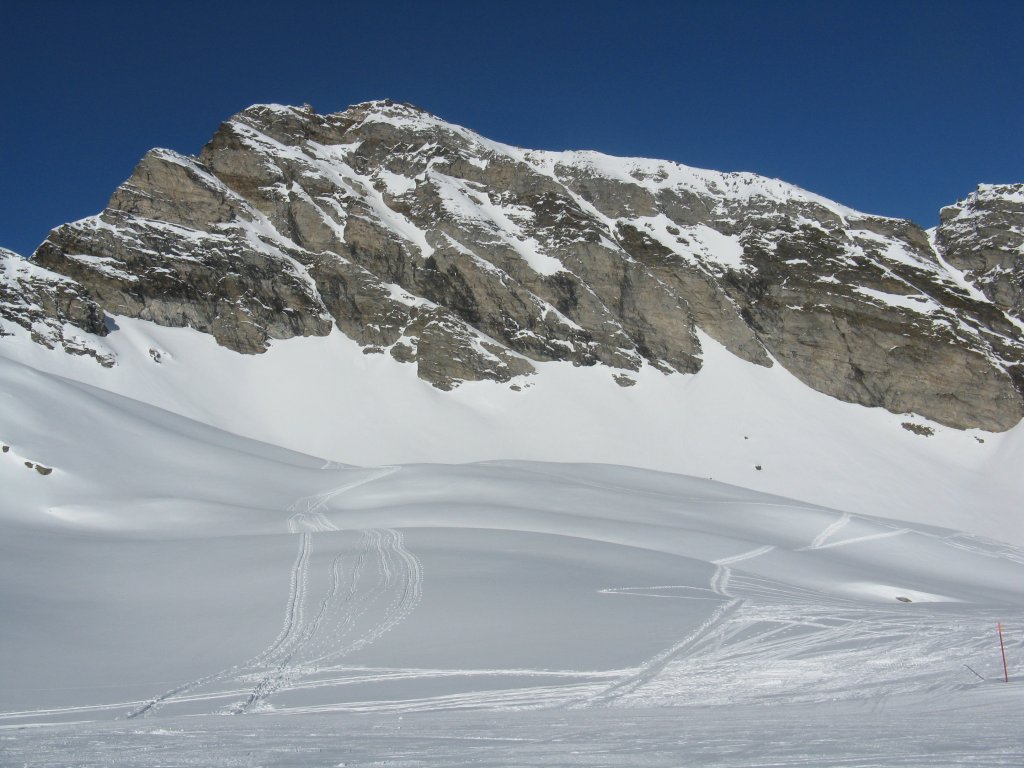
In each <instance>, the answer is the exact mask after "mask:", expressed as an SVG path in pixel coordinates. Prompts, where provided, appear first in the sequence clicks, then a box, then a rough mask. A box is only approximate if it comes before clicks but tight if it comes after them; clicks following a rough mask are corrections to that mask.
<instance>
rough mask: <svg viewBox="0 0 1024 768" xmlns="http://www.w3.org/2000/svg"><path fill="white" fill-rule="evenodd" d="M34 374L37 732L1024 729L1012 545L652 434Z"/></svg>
mask: <svg viewBox="0 0 1024 768" xmlns="http://www.w3.org/2000/svg"><path fill="white" fill-rule="evenodd" d="M171 359H172V360H173V359H174V358H173V355H172V356H171ZM0 393H2V397H3V409H2V410H0V441H2V443H3V445H5V446H7V450H6V452H4V453H3V454H2V455H0V483H2V485H3V488H4V489H5V492H4V494H3V496H2V499H0V528H2V535H0V607H2V609H3V612H4V616H5V620H4V622H2V623H0V658H2V659H3V662H2V668H0V669H2V678H3V679H2V685H0V739H2V741H0V756H2V757H0V762H3V763H5V764H23V763H28V764H38V765H60V764H76V765H166V764H167V763H168V761H170V762H173V763H174V764H204V765H217V764H221V765H228V764H239V760H240V758H241V750H246V751H248V752H249V753H251V754H250V755H249V757H248V758H246V759H247V760H248V761H249V762H248V764H254V765H256V764H259V765H338V764H340V763H345V764H348V765H369V764H377V765H380V764H387V762H386V761H388V760H397V761H398V762H400V763H401V764H406V765H471V764H484V765H486V764H526V765H530V764H536V765H566V764H579V763H584V764H599V765H627V764H628V765H670V764H676V765H677V764H691V763H692V764H718V765H739V764H744V765H749V764H757V761H756V760H752V759H750V757H751V754H754V755H762V756H763V759H764V760H767V761H768V763H767V764H782V765H786V764H812V765H847V764H851V762H852V763H853V764H878V765H892V764H923V762H927V763H928V764H932V765H941V764H950V765H957V764H985V765H1019V764H1020V761H1021V759H1024V746H1022V744H1021V737H1020V733H1019V728H1017V727H1016V726H1017V724H1018V723H1017V719H1016V718H1017V713H1018V712H1019V707H1020V705H1021V703H1022V698H1021V694H1020V690H1021V688H1020V682H1021V680H1022V679H1024V678H1021V677H1020V674H1019V669H1017V668H1016V666H1014V667H1013V669H1014V677H1013V678H1012V680H1011V683H1012V684H1011V685H1010V686H1007V685H1006V684H1005V683H1003V682H1002V667H1001V662H1000V656H999V653H998V645H997V642H996V639H995V627H996V622H997V621H1001V622H1003V625H1004V627H1005V635H1006V637H1007V639H1008V643H1009V645H1008V648H1007V653H1008V657H1009V659H1010V661H1011V664H1013V665H1016V664H1017V663H1018V660H1019V659H1020V656H1021V651H1022V649H1024V644H1022V639H1024V637H1022V634H1021V633H1022V630H1024V552H1022V551H1021V550H1019V549H1016V548H1014V547H1011V546H1009V545H1004V544H998V543H996V542H994V541H991V540H988V539H984V538H980V537H978V536H976V535H971V534H966V533H961V532H957V531H954V530H948V529H944V528H939V527H934V526H929V525H923V524H911V523H907V522H904V521H896V520H893V519H891V518H886V517H875V516H870V515H865V514H857V513H851V512H845V511H839V510H834V509H829V508H825V507H821V506H817V505H814V504H810V503H805V502H798V501H793V500H789V499H785V498H781V497H778V496H772V495H768V494H765V493H761V492H757V491H752V490H745V489H742V488H738V487H735V486H730V485H726V484H723V483H719V482H716V481H712V480H708V479H704V478H695V477H687V476H682V475H676V474H669V473H662V472H655V471H651V470H644V469H637V468H629V467H624V466H614V465H594V464H568V463H552V462H536V461H486V462H478V463H473V464H463V465H440V464H406V465H397V464H396V465H389V466H373V467H356V466H348V465H339V464H337V463H334V462H331V461H325V460H323V459H318V458H313V457H311V456H308V455H303V454H299V453H294V452H292V451H289V450H286V449H283V448H278V447H274V446H270V445H267V444H264V443H258V442H255V441H253V440H250V439H246V438H243V437H240V436H238V435H234V434H230V433H227V432H223V431H220V430H218V429H216V428H213V427H210V426H208V425H206V424H202V423H199V422H196V421H192V420H189V419H187V418H184V417H182V416H180V415H177V414H174V413H171V412H169V411H165V410H161V409H158V408H155V407H153V406H150V405H147V404H144V403H141V402H139V401H136V400H129V399H126V398H123V397H121V396H118V395H115V394H112V393H110V392H106V391H103V390H99V389H95V388H93V387H91V386H88V385H84V384H82V383H78V382H74V381H71V380H68V379H63V378H60V377H56V376H53V375H50V374H46V373H42V372H40V371H38V370H35V369H32V368H29V367H27V366H24V365H22V364H20V363H16V362H13V361H8V360H0ZM410 439H413V437H410ZM29 465H31V466H29ZM40 465H41V466H43V467H44V468H45V469H47V470H50V471H49V472H48V473H47V474H44V473H42V472H41V471H39V470H38V469H37V468H36V467H37V466H40ZM765 704H771V705H773V706H772V707H771V708H766V707H764V706H763V705H765ZM722 705H728V706H727V707H723V706H722ZM879 707H885V708H887V709H885V710H882V711H883V712H894V713H903V714H900V715H899V717H900V718H902V720H901V721H902V722H905V723H910V724H911V726H910V727H913V728H914V729H915V730H914V732H913V733H912V734H910V735H909V736H908V737H907V738H903V732H902V731H901V730H898V729H896V728H894V726H893V723H892V722H887V721H888V718H887V717H885V715H884V714H882V715H880V714H879V711H880V710H879ZM613 713H619V714H613ZM781 713H786V714H785V715H783V714H781ZM217 715H220V716H222V717H211V716H217ZM300 715H301V716H302V717H298V716H300ZM223 716H229V717H223ZM328 716H330V717H328ZM739 716H742V717H745V718H749V720H748V721H747V722H749V723H753V724H757V726H758V728H760V729H762V730H760V731H758V735H757V736H756V737H753V736H751V729H750V728H746V729H740V728H737V727H735V726H734V725H729V723H730V722H731V718H733V717H739ZM965 717H966V718H968V719H970V718H975V719H978V718H984V723H985V727H984V728H977V727H969V726H968V725H967V724H966V723H965V722H964V718H965ZM251 718H257V720H258V723H259V725H258V726H257V725H255V724H251V723H254V721H253V720H252V719H251ZM839 721H841V725H840V726H839V727H838V728H837V729H834V730H832V731H831V734H832V735H831V737H830V738H825V737H824V736H823V735H822V733H821V730H822V729H826V728H833V727H834V726H835V725H836V723H837V722H839ZM406 722H408V724H409V726H408V728H406V730H405V732H404V733H403V723H406ZM681 723H685V724H686V725H685V726H684V727H685V729H688V732H689V733H690V734H691V736H690V737H689V738H681V737H680V733H681V731H680V727H683V726H681V725H680V724H681ZM256 729H258V730H259V733H260V736H259V737H258V738H257V739H255V740H251V739H250V738H249V736H247V734H250V733H253V731H254V730H256ZM878 733H880V734H881V740H880V741H879V740H876V739H875V738H874V737H875V735H876V734H878ZM765 734H767V736H765ZM768 737H770V738H774V739H776V741H775V743H774V745H772V744H769V745H762V744H759V743H758V742H759V740H760V739H762V738H768ZM243 745H244V746H243ZM631 745H632V747H633V749H631ZM740 754H743V755H745V756H746V757H738V756H737V755H740ZM168 755H170V756H171V757H170V758H169V757H168ZM922 755H927V758H926V759H924V758H922V757H921V756H922ZM901 756H902V757H901ZM979 757H980V758H981V759H980V760H979ZM892 758H899V760H900V762H898V763H897V762H895V761H892V762H890V759H892ZM758 759H760V758H758ZM914 759H917V760H918V761H919V762H913V760H914ZM858 760H859V761H860V762H858ZM922 760H923V762H922ZM332 761H333V762H332ZM772 761H774V762H772ZM787 761H788V762H787ZM908 761H909V762H908ZM944 761H945V762H944ZM242 762H243V763H244V761H242Z"/></svg>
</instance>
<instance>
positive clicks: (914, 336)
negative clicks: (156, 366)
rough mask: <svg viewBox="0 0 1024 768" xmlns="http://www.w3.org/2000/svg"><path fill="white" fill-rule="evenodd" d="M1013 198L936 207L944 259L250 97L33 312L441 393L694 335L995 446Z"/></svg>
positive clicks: (392, 117) (403, 127)
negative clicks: (291, 345) (375, 356)
mask: <svg viewBox="0 0 1024 768" xmlns="http://www.w3.org/2000/svg"><path fill="white" fill-rule="evenodd" d="M1022 189H1024V188H1022V187H1021V186H1019V185H1018V186H1016V187H982V188H981V189H979V192H978V193H976V194H975V195H973V196H972V197H971V198H969V200H968V201H967V203H965V204H964V205H963V206H960V207H951V208H946V209H944V210H943V214H942V216H943V224H942V226H941V227H940V228H939V230H938V232H937V233H936V238H935V239H936V242H937V247H938V248H939V252H937V251H936V250H935V248H933V245H932V243H931V242H930V240H929V237H928V235H927V234H926V233H925V232H923V231H922V230H921V229H920V228H918V227H917V226H915V225H914V224H912V223H910V222H906V221H900V220H894V219H885V218H879V217H873V216H867V215H864V214H860V213H857V212H855V211H852V210H849V209H846V208H844V207H842V206H840V205H838V204H835V203H832V202H830V201H828V200H825V199H823V198H820V197H817V196H815V195H813V194H810V193H808V192H805V191H803V190H800V189H798V188H796V187H792V186H790V185H787V184H785V183H783V182H779V181H775V180H770V179H765V178H762V177H758V176H754V175H752V174H735V173H734V174H722V173H715V172H711V171H701V170H697V169H692V168H687V167H685V166H680V165H677V164H674V163H668V162H659V161H655V160H639V159H621V158H611V157H607V156H604V155H599V154H596V153H590V152H565V153H553V152H534V151H529V150H522V149H518V148H514V147H509V146H506V145H502V144H497V143H494V142H490V141H488V140H486V139H484V138H482V137H480V136H478V135H476V134H474V133H472V132H470V131H467V130H465V129H462V128H459V127H457V126H453V125H450V124H448V123H445V122H443V121H441V120H439V119H437V118H435V117H433V116H431V115H429V114H427V113H425V112H423V111H421V110H417V109H415V108H413V107H410V106H407V105H400V104H393V103H391V102H372V103H368V104H362V105H358V106H355V107H352V108H350V109H349V110H347V111H345V112H342V113H339V114H334V115H325V116H322V115H318V114H316V113H315V112H313V111H312V110H311V109H308V108H303V109H295V108H290V107H279V106H255V107H251V108H249V109H247V110H245V111H244V112H242V113H240V114H238V115H236V116H235V117H234V118H232V119H231V120H229V121H228V122H226V123H224V124H223V125H222V126H221V128H220V129H219V130H218V131H217V133H216V135H215V136H214V137H213V139H212V140H211V141H210V143H209V144H208V145H207V146H206V147H205V148H203V150H202V152H201V153H200V155H199V156H198V157H197V158H190V157H184V156H181V155H178V154H176V153H173V152H170V151H166V150H154V151H152V152H150V153H149V154H147V155H146V157H144V158H143V160H142V161H141V162H140V163H139V166H138V167H137V168H136V170H135V172H134V173H133V175H132V177H131V178H130V179H129V180H128V181H126V182H125V183H124V184H123V185H122V186H121V187H120V188H119V189H118V190H117V191H116V192H115V193H114V196H113V197H112V198H111V201H110V204H109V205H108V207H107V209H106V210H104V211H103V212H102V213H101V214H100V215H99V216H97V217H94V218H91V219H85V220H83V221H79V222H75V223H73V224H68V225H65V226H62V227H59V228H57V229H56V230H54V231H53V232H52V233H51V234H50V236H49V237H48V238H47V240H46V242H45V243H43V245H42V246H40V248H39V249H38V250H37V251H36V253H35V255H34V256H33V264H34V265H36V267H33V268H37V267H42V268H45V269H40V270H39V271H38V272H37V273H36V274H37V275H41V274H44V273H45V274H49V275H50V277H49V278H47V279H49V280H51V281H56V282H53V286H54V290H57V288H56V287H57V286H62V287H61V288H60V290H62V291H65V293H64V294H61V295H63V296H64V297H65V298H64V299H63V303H61V301H60V300H57V299H54V300H52V301H51V302H50V304H51V305H53V306H52V307H51V308H52V309H53V310H54V311H53V312H51V313H50V314H49V315H47V312H49V310H48V309H47V307H50V305H47V304H46V303H45V302H44V301H41V300H35V301H34V302H33V303H34V305H38V306H39V307H40V308H41V310H40V311H42V312H43V315H47V316H49V317H51V318H55V317H58V316H59V317H62V318H65V319H68V320H69V321H70V322H72V323H75V324H77V325H78V326H79V327H81V328H83V329H84V330H89V331H91V332H99V331H100V329H101V328H105V326H103V323H102V317H103V312H104V311H106V312H109V313H111V314H115V315H127V316H132V317H139V318H143V319H148V320H152V321H154V322H156V323H160V324H163V325H173V326H186V325H187V326H191V327H193V328H197V329H199V330H201V331H205V332H207V333H210V334H212V335H213V336H214V337H215V338H216V339H217V341H218V342H219V343H221V344H223V345H225V346H227V347H229V348H231V349H234V350H236V351H238V352H243V353H258V352H261V351H263V350H264V349H265V348H266V346H267V344H268V343H269V342H270V340H272V339H286V338H289V337H292V336H297V335H325V334H327V333H329V332H330V330H331V328H332V327H333V326H335V325H336V326H337V327H338V328H339V329H340V330H341V331H342V332H343V333H345V334H347V335H348V336H350V337H351V338H353V339H355V340H356V341H357V342H359V343H360V344H362V345H364V347H365V350H366V351H367V352H368V353H373V352H383V351H385V350H387V351H388V352H389V353H390V354H391V355H392V356H393V357H394V358H395V359H396V360H399V361H402V362H410V363H415V364H416V366H417V370H418V372H419V375H420V376H421V377H422V378H424V379H425V380H427V381H429V382H431V383H432V384H434V385H435V386H438V387H440V388H442V389H449V388H451V387H454V386H457V385H458V383H459V382H461V381H466V380H475V379H492V380H496V381H510V380H511V379H513V378H514V377H517V376H522V375H526V374H529V373H531V372H532V371H533V370H534V369H535V368H534V365H533V363H534V362H537V361H547V360H564V361H571V362H573V363H575V364H577V365H605V366H609V367H611V368H612V369H615V370H614V371H613V374H614V375H615V376H616V377H617V379H616V380H620V379H622V378H623V376H624V374H625V372H626V371H631V370H632V371H635V370H638V369H639V368H640V367H641V366H644V365H651V366H654V367H656V368H658V369H660V370H662V371H664V372H666V373H671V372H679V373H685V374H690V373H695V372H697V371H699V370H700V367H701V355H702V351H701V344H700V339H699V336H698V331H702V332H704V333H706V334H707V335H708V336H710V337H711V338H713V339H715V340H717V341H718V342H720V343H721V344H723V345H724V346H725V347H726V348H728V349H729V350H730V351H732V352H733V353H734V354H736V355H738V356H740V357H742V358H743V359H745V360H747V361H749V362H751V363H754V364H758V365H772V364H773V361H778V363H780V364H781V365H783V366H785V367H786V368H787V369H789V370H790V371H792V372H793V373H794V374H795V375H796V376H798V377H799V378H800V379H801V380H802V381H804V382H806V383H807V384H808V385H810V386H811V387H813V388H815V389H817V390H820V391H822V392H825V393H827V394H829V395H832V396H835V397H838V398H840V399H842V400H846V401H849V402H854V403H861V404H864V405H869V406H882V407H885V408H888V409H889V410H891V411H894V412H911V411H912V412H917V413H919V414H922V415H924V416H927V417H929V418H932V419H934V420H936V421H939V422H942V423H945V424H949V425H952V426H956V427H982V428H985V429H992V430H1004V429H1008V428H1009V427H1011V426H1013V425H1014V424H1016V423H1017V422H1018V421H1019V420H1020V419H1021V417H1022V416H1024V397H1022V390H1024V384H1022V382H1024V373H1022V371H1024V368H1022V355H1024V333H1022V331H1021V327H1022V326H1021V325H1020V324H1019V323H1018V322H1017V318H1020V317H1021V309H1022V303H1024V299H1022V279H1021V275H1022V269H1024V266H1022V265H1024V259H1022V250H1021V248H1022V245H1021V244H1022V242H1024V234H1022V232H1024V193H1022ZM940 253H941V258H940ZM46 270H49V272H46ZM58 275H63V276H66V277H67V278H71V279H72V281H70V282H66V283H65V282H60V278H59V277H58ZM19 279H20V278H19ZM9 282H10V281H9ZM972 284H973V285H974V286H976V288H972ZM72 287H73V288H72ZM978 289H980V291H979V290H978ZM8 290H10V289H8ZM71 290H74V291H76V292H77V293H75V294H74V297H76V301H77V303H74V309H73V310H72V309H71V308H70V307H71V305H72V303H73V302H72V301H71V299H72V297H71V294H68V293H67V291H71ZM54 295H56V294H54ZM5 307H6V305H5ZM61 307H63V309H61ZM11 311H13V310H11ZM11 311H9V310H7V309H6V308H5V309H4V314H3V315H2V316H3V317H8V316H9V315H10V314H11ZM61 312H63V315H61V314H60V313H61ZM71 312H74V313H75V314H74V315H73V316H72V314H71ZM90 312H92V313H93V315H90V314H89V313H90ZM23 314H24V313H23ZM93 316H94V319H90V317H93ZM12 319H13V316H12ZM79 321H80V322H79ZM18 322H20V321H18ZM22 324H24V323H22ZM26 327H27V326H26ZM625 380H627V381H632V379H629V377H628V376H626V377H625Z"/></svg>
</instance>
